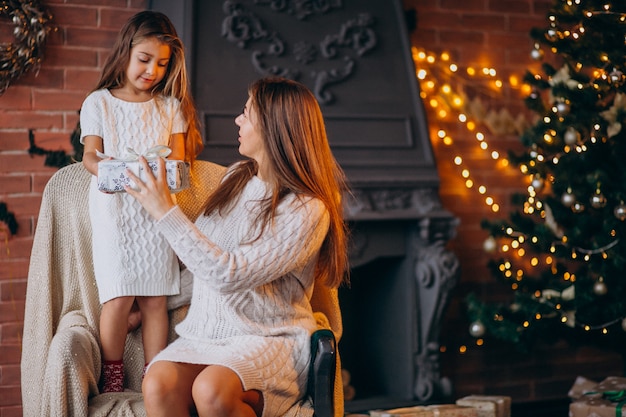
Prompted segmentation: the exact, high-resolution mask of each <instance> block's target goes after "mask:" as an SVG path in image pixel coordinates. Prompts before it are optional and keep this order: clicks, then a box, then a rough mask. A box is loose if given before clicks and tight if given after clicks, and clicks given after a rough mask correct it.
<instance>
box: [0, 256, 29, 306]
mask: <svg viewBox="0 0 626 417" xmlns="http://www.w3.org/2000/svg"><path fill="white" fill-rule="evenodd" d="M28 263H29V262H28V260H25V259H22V260H15V259H10V260H8V261H2V262H0V281H12V280H21V279H24V278H26V277H27V276H28ZM0 317H1V316H0Z"/></svg>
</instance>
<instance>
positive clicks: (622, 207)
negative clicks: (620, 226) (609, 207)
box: [613, 201, 626, 221]
mask: <svg viewBox="0 0 626 417" xmlns="http://www.w3.org/2000/svg"><path fill="white" fill-rule="evenodd" d="M613 215H614V216H615V217H616V218H617V219H618V220H621V221H624V220H626V204H624V202H623V201H622V202H621V203H619V204H618V205H617V206H615V208H614V209H613Z"/></svg>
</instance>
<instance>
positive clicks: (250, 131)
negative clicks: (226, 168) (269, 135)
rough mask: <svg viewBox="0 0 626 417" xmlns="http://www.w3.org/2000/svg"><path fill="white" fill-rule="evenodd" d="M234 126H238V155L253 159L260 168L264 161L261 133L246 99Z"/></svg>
mask: <svg viewBox="0 0 626 417" xmlns="http://www.w3.org/2000/svg"><path fill="white" fill-rule="evenodd" d="M235 124H236V125H237V126H239V139H238V140H239V153H240V154H241V155H243V156H246V157H248V158H252V159H254V160H255V161H256V162H257V163H258V164H259V166H261V165H262V164H263V163H264V161H265V160H266V151H265V145H264V142H263V137H262V135H261V131H260V130H259V129H258V127H257V118H256V112H255V111H254V106H253V105H252V100H251V99H250V98H248V101H247V102H246V105H245V106H244V108H243V111H242V113H241V114H240V115H239V116H237V117H236V118H235Z"/></svg>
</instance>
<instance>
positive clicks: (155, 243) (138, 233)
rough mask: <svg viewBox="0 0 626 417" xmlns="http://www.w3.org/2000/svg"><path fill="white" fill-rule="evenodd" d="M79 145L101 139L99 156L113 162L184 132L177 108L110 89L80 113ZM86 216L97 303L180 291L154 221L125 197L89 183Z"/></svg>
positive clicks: (170, 101)
mask: <svg viewBox="0 0 626 417" xmlns="http://www.w3.org/2000/svg"><path fill="white" fill-rule="evenodd" d="M80 127H81V143H82V141H83V139H84V137H85V136H88V135H95V136H99V137H101V138H102V139H103V142H104V153H105V154H107V155H108V156H112V157H114V158H121V157H124V156H125V155H127V154H128V150H127V149H128V148H131V149H133V150H134V151H135V152H136V153H138V154H143V153H145V152H146V151H147V150H148V149H150V148H151V147H153V146H156V145H168V144H169V139H170V135H172V134H174V133H183V132H185V131H186V124H185V121H184V118H183V116H182V113H181V111H180V103H179V101H178V100H177V99H176V98H173V97H164V96H160V97H155V98H153V99H152V100H150V101H146V102H141V103H133V102H128V101H124V100H121V99H118V98H116V97H114V96H113V95H112V94H111V93H110V91H109V90H107V89H102V90H98V91H95V92H93V93H91V94H90V95H89V96H87V98H86V99H85V101H84V102H83V105H82V108H81V112H80ZM89 215H90V218H91V224H92V230H93V262H94V269H95V276H96V282H97V284H98V294H99V297H100V302H101V303H104V302H106V301H109V300H111V299H113V298H116V297H120V296H157V295H173V294H178V292H179V291H180V272H179V266H178V261H177V259H176V255H175V254H174V252H173V251H172V249H171V248H170V247H169V245H168V243H167V241H166V240H165V238H164V237H163V236H162V235H161V234H160V233H159V232H158V230H157V229H156V227H155V222H154V220H153V219H152V218H151V217H150V215H148V213H147V212H146V211H145V210H144V209H143V207H141V204H139V203H138V202H137V201H136V200H135V199H134V198H133V197H131V196H129V195H128V194H126V193H123V192H122V193H115V194H106V193H103V192H101V191H98V186H97V177H96V176H95V175H94V176H93V177H92V179H91V187H90V189H89Z"/></svg>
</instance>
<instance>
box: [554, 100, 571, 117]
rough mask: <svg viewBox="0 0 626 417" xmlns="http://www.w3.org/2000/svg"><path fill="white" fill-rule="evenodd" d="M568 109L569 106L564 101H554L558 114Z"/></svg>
mask: <svg viewBox="0 0 626 417" xmlns="http://www.w3.org/2000/svg"><path fill="white" fill-rule="evenodd" d="M569 110H570V106H569V104H568V103H566V102H565V101H559V102H558V103H556V111H557V112H558V113H559V114H567V113H569Z"/></svg>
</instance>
